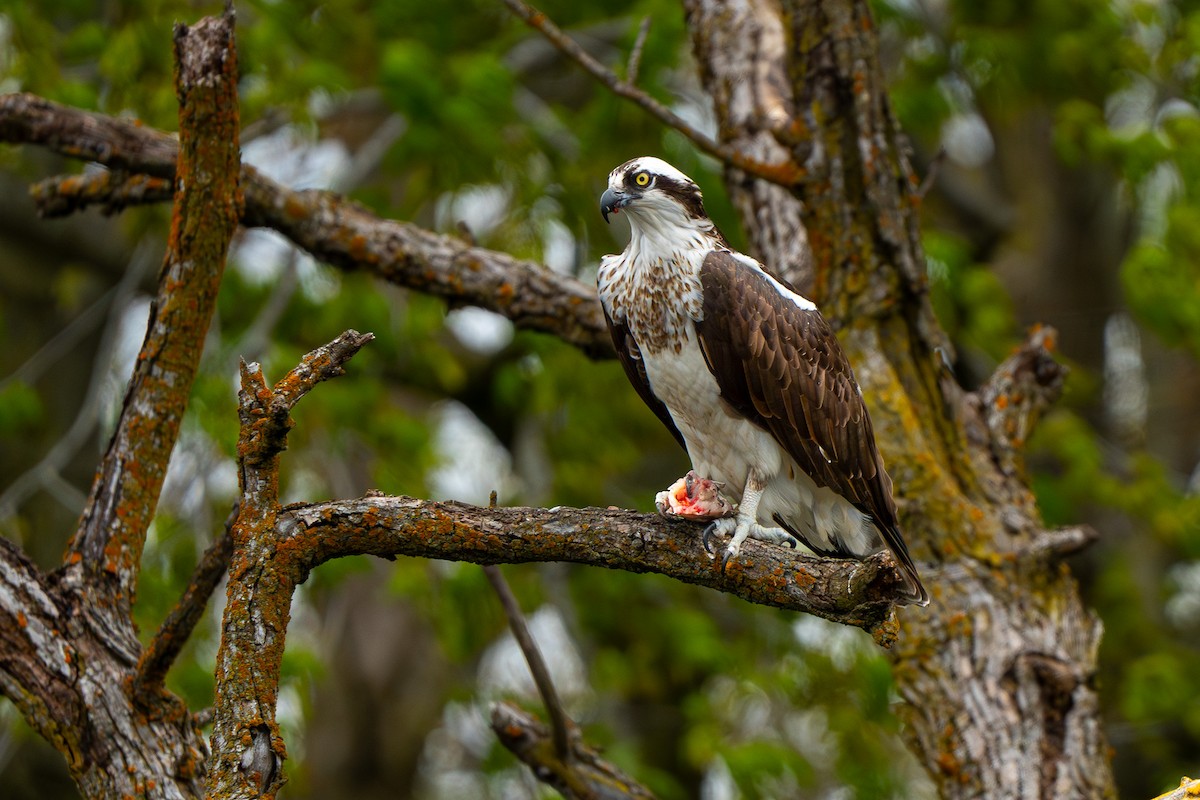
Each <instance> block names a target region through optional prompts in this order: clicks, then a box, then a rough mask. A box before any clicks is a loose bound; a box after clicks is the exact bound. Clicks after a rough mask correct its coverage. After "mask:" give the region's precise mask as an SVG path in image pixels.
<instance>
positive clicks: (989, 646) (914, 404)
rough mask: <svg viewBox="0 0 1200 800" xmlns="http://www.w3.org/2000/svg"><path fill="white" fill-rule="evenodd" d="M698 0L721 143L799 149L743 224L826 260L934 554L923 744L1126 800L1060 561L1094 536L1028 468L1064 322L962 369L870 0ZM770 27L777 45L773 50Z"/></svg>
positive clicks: (879, 421)
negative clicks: (1053, 515)
mask: <svg viewBox="0 0 1200 800" xmlns="http://www.w3.org/2000/svg"><path fill="white" fill-rule="evenodd" d="M685 6H686V8H687V11H688V18H689V29H690V30H691V32H692V37H693V45H694V49H695V51H696V55H697V60H698V61H699V63H700V64H701V74H702V76H703V78H704V80H705V84H706V88H708V89H709V91H710V92H712V94H713V95H714V97H715V98H717V100H718V105H717V111H718V115H719V117H720V118H721V119H722V135H723V136H725V137H729V140H730V141H736V142H739V143H740V146H746V147H752V148H762V147H770V148H785V149H787V150H790V152H791V157H792V158H793V159H794V160H795V162H796V163H797V164H800V165H802V166H803V172H804V177H803V178H802V179H801V180H800V181H799V182H798V183H797V184H796V186H795V191H794V197H792V198H789V199H786V200H784V199H780V198H779V196H778V194H777V193H775V191H774V190H773V189H771V188H770V187H764V186H759V187H757V189H755V188H754V187H751V188H749V189H746V190H745V191H746V195H747V200H746V203H747V204H748V205H749V208H746V207H745V206H742V212H743V220H744V223H745V225H746V227H747V228H748V229H749V230H750V231H751V232H752V233H751V238H752V240H753V241H754V242H755V244H756V246H757V247H758V248H760V249H761V250H762V252H761V255H762V256H763V257H764V260H765V261H766V262H767V263H768V264H771V265H773V266H776V267H777V268H785V269H786V268H788V267H787V266H786V265H790V264H792V263H794V262H795V258H796V257H795V255H794V252H793V251H794V247H792V246H791V242H787V241H785V242H784V245H783V246H781V247H780V246H777V245H775V244H774V243H775V242H776V241H778V240H779V237H776V236H772V235H768V236H761V235H757V236H756V235H755V234H754V233H753V231H754V230H755V228H757V227H760V226H761V225H762V224H763V222H762V221H763V219H764V218H767V219H770V218H771V217H775V218H776V222H775V223H774V224H775V225H782V226H785V227H786V226H790V225H792V224H794V223H793V221H794V220H796V219H800V220H802V221H803V226H804V229H805V230H807V232H808V241H809V243H810V246H811V249H812V252H813V265H814V275H813V279H812V280H811V282H809V283H808V284H807V285H808V286H809V287H810V288H811V290H812V292H813V293H814V295H815V298H816V299H817V301H818V302H820V303H821V304H822V305H823V308H824V309H825V310H826V313H827V315H829V316H831V317H833V318H834V319H836V320H838V321H839V322H840V323H841V324H842V326H843V341H844V343H845V344H846V346H847V349H848V350H849V352H850V355H851V360H852V362H853V363H854V364H855V368H856V372H857V374H858V377H859V380H860V382H861V384H862V387H863V391H864V394H865V395H866V398H867V402H868V405H869V406H870V408H871V413H872V417H873V419H874V421H875V426H876V434H877V436H878V438H879V441H880V446H881V450H882V451H883V454H884V458H885V460H886V462H887V464H888V468H889V471H890V472H891V474H892V476H893V478H894V479H895V484H896V489H897V493H898V495H899V499H900V502H901V509H902V522H903V525H904V529H905V533H906V535H907V538H908V540H909V542H910V544H911V546H912V549H913V552H914V554H915V555H916V556H917V557H918V559H919V560H922V561H924V562H925V564H926V566H925V567H924V570H923V572H924V574H925V576H926V579H927V581H928V582H929V583H930V585H931V587H932V591H933V596H934V600H933V603H932V604H931V605H930V607H929V608H928V609H925V610H917V609H908V610H906V611H905V612H904V613H903V614H902V615H901V623H902V634H901V638H900V641H901V645H900V647H898V648H897V649H896V650H895V651H893V653H892V658H893V662H894V666H895V677H896V682H897V686H898V688H899V690H900V692H901V694H902V695H903V697H904V698H905V699H906V700H907V701H908V706H907V707H906V709H905V711H904V716H905V718H906V719H907V721H908V723H909V724H908V728H907V735H908V737H909V740H910V742H911V744H912V746H913V749H914V750H915V752H916V753H917V755H918V756H919V757H920V759H921V761H922V762H923V763H924V764H925V766H926V768H927V769H928V770H929V772H930V774H931V775H932V776H933V778H934V780H935V781H936V783H937V785H938V787H939V790H940V791H941V794H942V796H943V797H947V798H952V797H954V798H956V797H982V796H987V797H991V798H995V797H1013V798H1017V797H1019V798H1049V797H1055V798H1058V797H1105V796H1111V795H1112V794H1113V792H1114V789H1113V782H1112V775H1111V770H1110V767H1109V764H1108V757H1107V752H1106V745H1105V742H1104V737H1103V735H1102V732H1101V726H1100V718H1099V709H1098V703H1097V698H1096V694H1095V691H1094V688H1093V687H1092V685H1091V680H1092V677H1093V675H1094V673H1095V669H1096V650H1097V647H1098V644H1099V639H1100V630H1101V627H1100V623H1099V621H1098V620H1097V618H1096V617H1095V615H1094V614H1093V613H1092V612H1090V611H1089V610H1088V609H1086V608H1085V607H1084V606H1083V604H1082V602H1081V601H1080V598H1079V593H1078V590H1077V588H1076V585H1075V583H1074V581H1073V580H1072V579H1071V577H1070V575H1069V573H1068V572H1067V571H1066V569H1065V567H1062V566H1061V565H1060V564H1059V563H1057V561H1056V559H1057V558H1058V557H1059V556H1060V555H1061V554H1062V553H1063V552H1065V551H1068V550H1070V549H1071V548H1073V547H1078V546H1082V545H1083V544H1084V543H1086V541H1087V540H1088V538H1089V537H1088V535H1087V534H1086V533H1085V532H1080V531H1077V530H1076V531H1069V532H1055V531H1047V530H1045V529H1044V526H1043V525H1042V524H1041V521H1040V518H1039V516H1038V514H1037V511H1036V507H1035V503H1034V500H1033V497H1032V494H1031V492H1030V490H1029V485H1028V482H1027V479H1026V476H1025V475H1024V472H1023V469H1022V459H1021V448H1022V446H1023V444H1024V439H1025V436H1026V435H1027V434H1028V431H1029V428H1030V426H1031V425H1032V424H1033V423H1034V421H1036V419H1037V416H1038V414H1039V413H1040V412H1041V411H1042V410H1043V409H1044V408H1045V407H1046V406H1047V405H1048V404H1049V403H1051V402H1053V400H1054V399H1055V398H1056V397H1057V393H1058V390H1059V387H1060V385H1061V372H1062V370H1061V368H1060V367H1058V365H1057V364H1056V363H1055V362H1054V360H1053V357H1052V355H1051V352H1052V350H1053V345H1054V341H1053V332H1052V331H1049V330H1047V329H1043V330H1041V331H1037V332H1035V334H1034V335H1033V336H1031V338H1030V341H1029V342H1027V343H1026V345H1025V346H1024V347H1023V348H1022V349H1021V350H1020V351H1019V352H1018V353H1016V354H1014V356H1013V357H1012V358H1011V359H1009V361H1007V362H1006V363H1005V364H1004V365H1003V366H1002V367H1001V368H1000V369H999V370H998V371H997V373H996V374H995V375H994V376H993V378H992V379H991V380H990V381H988V383H987V384H986V385H985V386H984V387H982V388H981V389H980V391H979V392H977V393H967V392H964V391H962V390H961V389H960V388H959V386H958V384H957V383H956V382H955V381H954V380H953V376H952V375H951V374H950V373H949V371H948V368H947V367H946V366H945V364H947V363H949V361H948V356H949V346H948V343H947V342H946V341H945V337H944V334H943V333H942V331H941V329H940V328H939V327H938V325H937V322H936V320H935V319H934V317H933V313H932V310H931V308H930V305H929V302H928V299H927V297H926V286H925V277H924V254H923V252H922V249H921V243H920V237H919V231H918V228H917V224H918V218H917V213H916V211H917V208H918V206H919V198H918V197H917V195H916V192H915V187H916V184H917V182H916V181H915V179H914V177H913V175H912V171H911V169H910V167H909V165H908V163H907V160H906V156H905V149H904V143H903V139H902V137H901V134H900V131H899V129H898V126H897V125H896V122H895V119H894V117H893V115H892V113H891V110H890V108H889V106H888V101H887V95H886V92H885V91H884V89H883V84H882V81H881V78H880V74H879V66H878V61H877V43H876V40H875V31H874V26H873V22H872V20H871V17H870V14H869V12H868V10H867V7H866V3H865V2H860V0H784V2H782V3H781V4H776V3H772V2H768V0H748V1H747V2H741V3H725V2H716V1H713V2H710V1H709V0H687V2H685ZM781 33H782V35H783V36H784V37H785V40H786V42H787V44H786V46H784V47H779V46H778V41H777V39H778V37H779V36H780V35H781ZM764 40H766V41H769V42H770V46H769V47H759V46H758V43H759V42H760V41H764ZM764 58H770V59H772V60H773V63H769V64H764V63H763V61H764ZM781 74H784V75H786V76H787V81H786V86H783V87H781V86H780V81H779V76H780V75H781ZM747 76H749V78H750V79H749V80H747V79H746V78H747ZM722 97H725V98H728V101H727V104H725V105H723V104H722V103H721V98H722ZM746 109H750V110H746ZM780 109H788V111H789V117H788V118H786V119H785V118H782V116H781V111H780ZM764 130H765V131H768V132H770V133H772V134H773V135H774V138H775V142H774V143H773V144H764V143H763V142H765V139H764V138H763V136H762V134H761V132H762V131H764ZM756 152H757V151H756ZM741 180H742V179H741V178H740V177H738V176H737V175H736V173H733V172H732V171H730V181H731V182H733V183H739V182H740V181H741ZM755 183H757V182H755ZM731 191H735V195H736V191H737V190H736V188H735V189H731ZM739 205H740V204H739ZM781 206H782V208H781ZM770 226H771V223H768V228H770ZM801 283H802V285H803V284H804V283H806V282H804V281H802V282H801Z"/></svg>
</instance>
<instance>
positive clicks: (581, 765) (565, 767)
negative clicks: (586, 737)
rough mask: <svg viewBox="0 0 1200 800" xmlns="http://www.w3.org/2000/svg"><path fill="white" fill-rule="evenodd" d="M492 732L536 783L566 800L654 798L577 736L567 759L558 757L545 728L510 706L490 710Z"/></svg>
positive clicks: (646, 799) (573, 739) (536, 720)
mask: <svg viewBox="0 0 1200 800" xmlns="http://www.w3.org/2000/svg"><path fill="white" fill-rule="evenodd" d="M492 730H493V731H494V732H495V734H496V737H497V738H498V739H499V740H500V743H501V744H503V745H504V746H505V747H507V748H508V749H509V750H510V751H511V752H512V753H513V755H515V756H516V757H517V758H519V759H521V761H523V762H524V763H525V764H526V765H528V766H529V768H530V769H531V770H533V774H534V775H535V776H536V777H537V779H538V780H540V781H542V782H543V783H546V784H548V785H549V786H552V787H554V789H556V790H557V791H558V792H559V793H560V794H562V796H563V797H565V798H567V800H596V798H605V800H619V799H620V798H626V797H627V798H633V800H653V798H654V795H653V794H651V793H650V790H649V789H647V788H646V787H644V786H642V785H641V784H640V783H638V782H637V781H635V780H633V779H632V778H630V777H629V776H628V775H626V774H625V773H624V772H622V771H621V770H619V769H618V768H617V767H616V766H614V765H613V764H612V763H610V762H608V761H606V760H604V759H603V758H601V757H600V754H599V753H598V752H596V751H595V750H594V749H592V748H590V747H588V746H587V745H586V744H584V743H583V741H582V739H581V738H580V737H579V736H573V737H571V744H570V748H571V749H570V756H569V757H568V758H564V757H562V756H560V755H559V754H558V752H557V751H556V749H555V746H554V742H553V740H552V736H551V732H550V731H548V730H547V729H546V726H545V725H544V724H543V723H542V722H541V721H540V720H538V718H537V717H535V716H533V715H532V714H530V713H528V712H527V711H525V710H523V709H521V708H518V707H517V706H515V705H513V704H512V703H496V704H495V705H494V706H492Z"/></svg>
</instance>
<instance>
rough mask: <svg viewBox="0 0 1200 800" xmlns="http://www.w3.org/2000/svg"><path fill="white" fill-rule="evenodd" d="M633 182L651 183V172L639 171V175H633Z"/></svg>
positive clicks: (647, 184) (640, 184)
mask: <svg viewBox="0 0 1200 800" xmlns="http://www.w3.org/2000/svg"><path fill="white" fill-rule="evenodd" d="M633 182H634V183H636V184H637V185H638V186H649V185H650V173H649V172H639V173H638V174H637V175H634V176H633Z"/></svg>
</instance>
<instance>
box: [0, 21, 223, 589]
mask: <svg viewBox="0 0 1200 800" xmlns="http://www.w3.org/2000/svg"><path fill="white" fill-rule="evenodd" d="M175 56H176V65H177V66H176V90H177V93H178V95H179V100H180V109H179V123H180V147H179V174H178V180H179V185H180V191H179V192H178V193H177V194H176V199H175V209H174V213H173V215H172V225H171V236H170V241H169V244H168V248H167V255H166V260H165V263H164V265H163V270H162V273H161V275H160V279H159V286H158V293H157V296H156V297H155V300H154V303H153V306H152V307H151V313H150V321H149V324H148V326H147V331H146V338H145V341H144V342H143V344H142V350H141V353H140V355H139V358H138V361H137V365H136V366H135V368H134V372H133V376H132V377H131V379H130V382H129V387H128V389H127V391H126V396H125V402H124V405H123V407H122V410H121V417H120V419H119V421H118V423H117V428H116V430H115V432H114V433H113V437H112V440H111V441H110V442H109V446H108V450H107V452H106V453H105V455H104V458H103V459H102V460H101V462H100V465H99V467H98V469H97V472H96V478H95V480H94V482H93V485H92V491H91V495H90V497H89V498H88V503H87V506H86V507H85V508H84V512H83V516H82V518H81V520H80V525H79V529H78V531H76V533H75V536H74V537H73V539H72V540H71V543H70V545H69V547H68V555H67V561H68V563H69V564H71V565H75V564H80V565H82V568H83V569H84V570H86V571H88V572H91V573H92V574H94V575H95V574H100V575H107V576H109V577H110V578H112V579H114V580H115V583H114V585H113V586H112V588H111V591H112V592H113V593H114V595H115V596H116V597H117V599H118V604H119V605H120V606H122V607H124V608H126V609H128V607H129V606H130V605H131V604H132V599H133V594H134V591H135V588H136V584H137V574H138V568H139V565H140V562H141V554H142V547H143V545H144V543H145V536H146V529H147V527H148V526H149V524H150V520H151V519H152V518H153V516H154V510H155V508H156V506H157V503H158V495H159V491H160V490H161V488H162V482H163V478H164V477H165V475H166V469H167V462H168V460H169V458H170V455H171V450H172V449H173V448H174V446H175V440H176V438H177V437H178V434H179V426H180V422H181V420H182V418H183V413H184V410H185V409H186V408H187V401H188V394H189V392H190V390H191V386H192V381H193V379H194V378H195V374H196V369H197V367H198V365H199V361H200V353H201V350H202V349H203V346H204V337H205V335H206V334H207V332H208V324H209V320H210V319H211V317H212V313H213V310H214V309H215V307H216V296H217V289H218V288H219V286H220V283H221V275H222V273H223V271H224V266H225V254H226V252H227V250H228V247H229V242H230V239H231V238H232V236H233V232H234V229H235V228H236V225H237V219H238V209H237V174H238V170H237V164H238V158H239V151H238V117H237V107H238V104H237V59H236V55H235V52H234V49H233V18H232V14H230V15H228V16H227V17H224V18H221V19H212V18H209V19H204V20H201V21H200V22H199V23H197V24H196V25H195V26H194V27H193V28H190V29H189V28H188V27H186V26H183V25H180V26H177V27H176V31H175ZM73 119H74V121H75V122H76V123H79V130H81V131H86V132H87V133H94V132H95V131H96V130H106V131H108V132H110V133H111V134H112V135H114V136H118V137H119V138H120V142H121V145H122V146H123V147H125V148H132V147H133V141H132V140H131V139H130V137H129V136H128V135H124V134H127V131H125V130H124V126H122V125H118V124H107V123H106V122H105V121H103V120H97V119H95V118H91V120H90V124H82V123H84V122H87V120H80V119H79V118H78V117H75V118H73ZM10 122H11V121H10ZM6 124H10V123H0V129H3V128H4V126H5V125H6ZM68 130H70V128H69V126H68ZM50 135H53V134H50ZM58 136H59V137H60V138H59V139H58V140H57V141H59V142H60V143H62V146H66V147H72V148H76V149H79V150H80V151H82V152H85V153H93V152H95V153H97V154H98V155H108V156H109V157H110V158H111V157H112V155H113V154H112V153H111V152H110V153H107V154H105V153H104V152H102V148H99V147H93V148H91V149H88V148H86V147H84V146H83V144H82V142H84V141H90V139H89V138H88V137H86V136H78V137H76V138H75V139H74V140H72V142H73V144H68V143H66V142H64V140H63V139H62V138H61V137H62V136H63V133H62V130H61V129H60V131H59V134H58ZM117 152H123V151H120V150H118V151H117Z"/></svg>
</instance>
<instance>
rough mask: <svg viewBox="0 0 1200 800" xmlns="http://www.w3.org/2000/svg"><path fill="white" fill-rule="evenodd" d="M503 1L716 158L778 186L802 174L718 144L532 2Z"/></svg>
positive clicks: (593, 73) (588, 67)
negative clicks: (621, 74)
mask: <svg viewBox="0 0 1200 800" xmlns="http://www.w3.org/2000/svg"><path fill="white" fill-rule="evenodd" d="M504 4H505V5H506V6H508V8H509V10H511V11H512V12H513V14H515V15H516V16H517V17H519V18H520V19H522V20H523V21H524V22H525V23H526V24H527V25H529V26H530V27H531V28H533V29H534V30H536V31H538V32H539V33H541V34H542V35H543V36H545V37H546V39H547V40H548V41H549V42H550V44H552V45H554V46H555V47H556V48H557V49H558V50H559V51H560V52H561V53H562V54H563V55H565V56H567V57H568V58H570V59H571V60H572V61H574V62H575V63H577V64H579V66H581V67H583V69H584V70H585V71H586V72H587V73H588V74H590V75H591V76H592V77H594V78H595V79H596V80H598V81H600V83H602V84H604V86H605V87H607V88H608V90H609V91H610V92H612V93H613V94H615V95H617V96H619V97H624V98H625V99H626V100H632V101H633V102H634V103H635V104H636V105H639V106H641V107H642V108H643V109H644V110H645V111H647V112H648V113H649V114H650V115H651V116H652V117H654V118H655V119H657V120H658V121H659V122H661V123H663V124H664V125H666V126H668V127H670V128H674V129H675V130H677V131H679V132H680V133H682V134H683V135H684V136H686V137H687V138H688V140H690V141H691V142H692V144H694V145H696V147H698V148H700V149H701V150H703V151H704V152H706V153H708V154H709V155H711V156H713V157H714V158H718V159H720V160H721V161H723V162H725V163H726V164H729V165H730V166H733V167H737V168H738V169H740V170H743V171H745V172H747V173H749V174H751V175H754V176H755V177H758V178H762V179H763V180H768V181H771V182H772V183H778V184H779V185H781V186H789V187H790V186H792V185H794V184H795V183H796V182H797V181H799V180H800V179H801V178H802V177H803V171H802V170H800V169H799V168H798V167H797V166H796V165H795V164H794V163H792V162H791V161H785V162H782V163H780V164H764V163H762V162H759V161H756V160H754V159H752V158H750V157H749V156H747V155H746V154H745V153H742V152H741V151H739V150H736V149H735V148H732V147H730V146H728V145H725V144H721V143H720V142H718V141H716V140H715V139H713V138H711V137H709V136H707V135H705V134H704V133H702V132H701V131H700V130H699V129H697V128H695V127H694V126H692V125H689V124H688V123H687V122H686V121H684V119H683V118H682V117H680V116H679V115H678V114H676V113H675V112H674V111H672V110H671V109H669V108H667V107H666V106H664V105H663V104H662V103H660V102H658V101H657V100H655V99H654V98H653V97H651V96H650V95H648V94H646V93H645V92H643V91H642V90H641V89H639V88H637V87H636V86H634V85H633V82H632V81H631V80H630V81H623V80H621V79H620V78H619V77H617V74H616V73H615V72H613V71H612V70H611V69H609V68H608V67H606V66H604V65H603V64H601V63H600V62H599V61H597V60H596V59H594V58H592V56H591V55H590V54H589V53H588V52H587V51H586V50H584V49H583V48H582V47H580V46H579V43H578V42H576V41H575V40H574V39H572V38H571V37H570V36H567V34H565V33H564V32H563V31H562V29H561V28H559V27H558V26H557V25H555V24H554V22H553V21H552V20H551V19H550V18H549V17H547V16H546V15H545V14H543V13H542V12H541V11H538V10H537V9H536V8H534V7H533V6H530V5H528V4H526V3H524V2H522V0H504Z"/></svg>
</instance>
